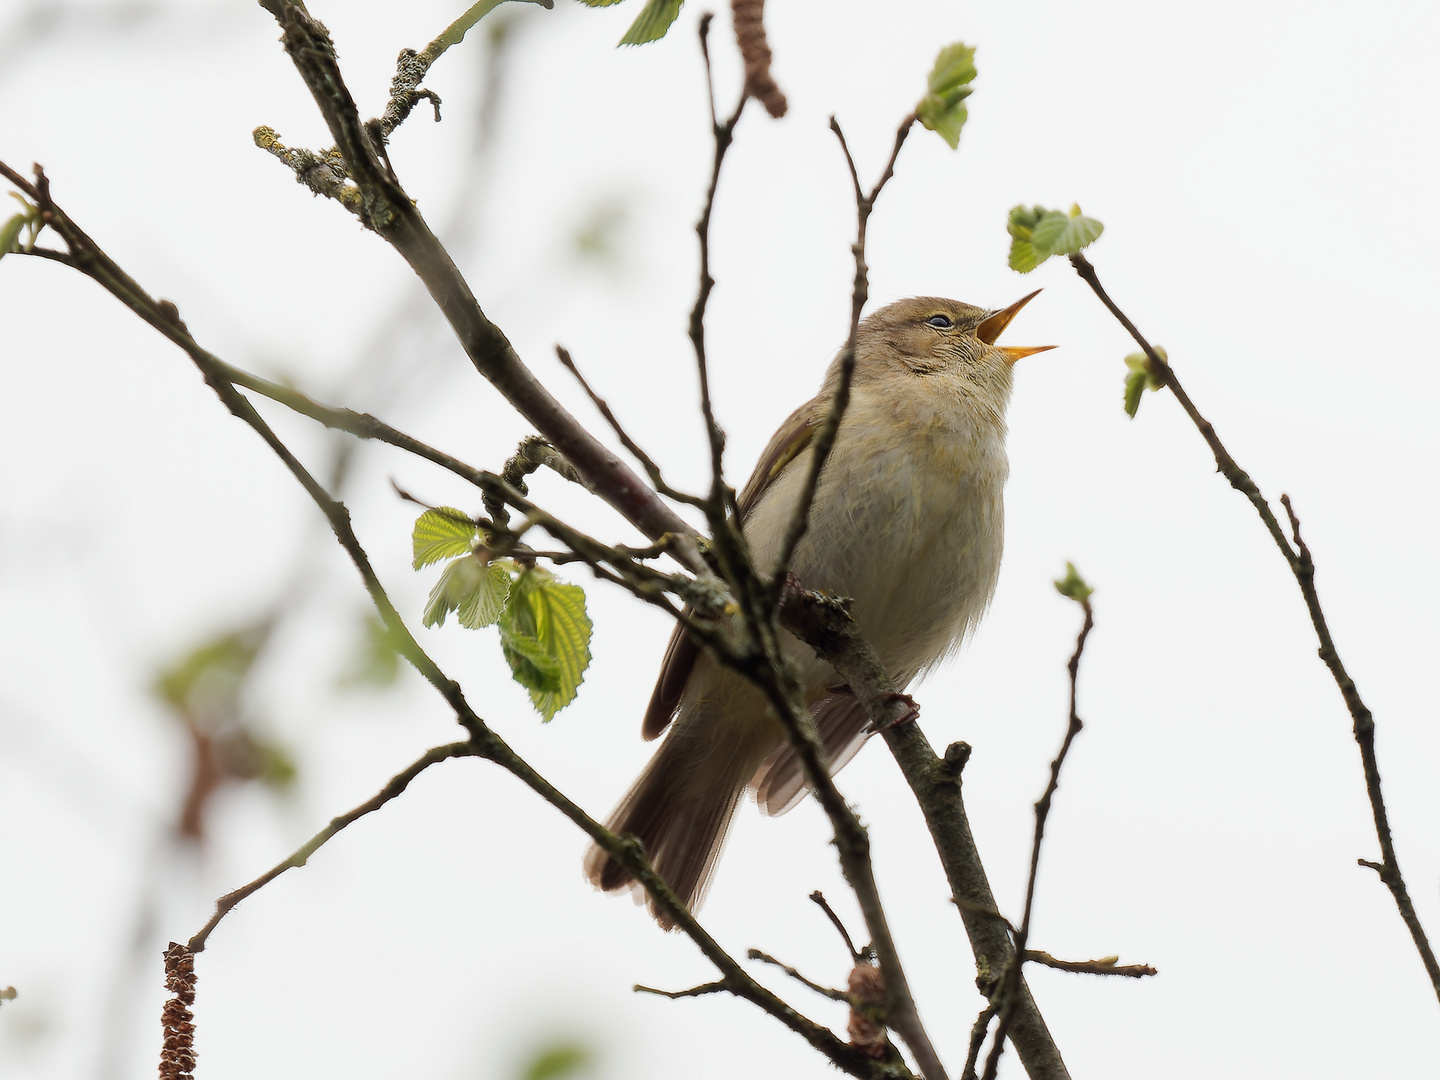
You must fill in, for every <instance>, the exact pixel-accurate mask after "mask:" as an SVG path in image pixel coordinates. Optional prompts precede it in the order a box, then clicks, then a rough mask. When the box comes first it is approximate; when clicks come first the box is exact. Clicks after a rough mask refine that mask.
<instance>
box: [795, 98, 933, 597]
mask: <svg viewBox="0 0 1440 1080" xmlns="http://www.w3.org/2000/svg"><path fill="white" fill-rule="evenodd" d="M914 124H915V114H914V113H911V114H910V115H909V116H907V117H905V119H904V120H902V121H901V122H900V126H899V127H898V128H897V129H896V130H895V145H894V148H893V149H892V150H891V151H890V160H889V161H887V162H886V163H885V170H884V171H883V172H882V173H881V174H880V179H879V180H877V181H875V186H874V187H872V188H871V189H870V193H869V194H868V195H867V194H866V193H865V192H864V190H862V188H861V187H860V174H859V171H858V170H857V169H856V167H855V159H854V157H852V156H851V154H850V146H849V144H848V143H846V141H845V133H844V132H843V131H842V130H841V129H840V123H839V121H837V120H836V119H835V117H833V116H832V117H831V118H830V130H831V131H833V132H835V137H836V138H837V139H838V140H839V141H840V149H841V151H842V152H843V153H844V155H845V164H846V166H847V167H848V168H849V170H850V181H851V183H852V184H853V185H854V188H855V218H856V229H855V243H854V244H853V245H852V246H851V251H852V252H853V254H854V256H855V280H854V284H853V286H852V288H851V290H850V330H849V333H848V334H847V335H846V338H845V347H844V348H843V349H842V350H841V352H840V369H839V377H838V379H837V381H836V384H835V388H834V390H833V391H832V393H831V397H830V407H829V408H828V409H827V410H826V413H825V418H824V420H822V421H821V423H820V426H819V428H818V429H817V430H816V432H815V437H814V439H813V440H812V441H811V449H810V471H809V473H808V474H807V475H806V477H805V484H804V486H803V487H802V488H801V489H800V494H799V497H798V498H797V499H796V504H795V512H794V514H793V515H791V518H790V523H789V525H788V526H787V527H786V530H785V538H784V540H783V541H782V543H781V544H780V553H779V557H778V558H777V560H776V563H775V566H774V569H773V570H772V573H773V574H774V581H775V584H774V586H773V589H774V591H775V602H777V603H778V602H779V596H780V590H781V589H782V588H783V587H784V579H785V575H786V574H787V573H788V572H789V569H790V561H791V559H792V558H793V557H794V555H795V548H796V546H797V545H798V544H799V543H800V540H801V538H802V537H803V536H804V535H805V532H806V530H807V529H808V528H809V527H810V508H811V506H812V505H813V504H814V502H815V491H816V489H817V488H818V487H819V486H820V474H821V473H822V472H824V470H825V463H826V461H828V460H829V458H830V451H831V450H832V449H833V448H834V446H835V437H836V435H837V434H838V432H839V431H840V424H841V421H843V420H844V418H845V410H846V409H847V408H848V407H849V405H850V384H851V382H852V381H853V380H854V377H855V339H856V338H857V337H858V336H859V334H860V316H861V313H862V312H863V311H864V309H865V304H866V301H868V300H869V298H870V268H869V266H867V265H866V263H865V234H866V230H867V228H868V227H869V224H870V215H871V214H872V213H873V212H874V210H875V202H876V200H877V199H879V198H880V192H881V191H883V190H884V188H885V185H886V184H887V183H888V182H889V181H890V178H891V177H892V176H894V175H895V161H896V159H897V158H898V157H899V156H900V148H901V147H902V146H904V145H905V137H906V136H907V135H909V134H910V129H911V127H913V126H914Z"/></svg>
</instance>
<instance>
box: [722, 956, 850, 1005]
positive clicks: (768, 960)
mask: <svg viewBox="0 0 1440 1080" xmlns="http://www.w3.org/2000/svg"><path fill="white" fill-rule="evenodd" d="M745 955H746V956H748V957H749V958H750V959H751V960H759V961H760V962H761V963H763V964H769V965H770V966H771V967H777V968H779V969H780V970H781V971H783V972H785V974H786V975H789V976H790V977H791V978H792V979H794V980H795V981H796V982H798V983H803V984H804V985H806V986H808V987H809V988H810V989H811V990H814V991H815V993H817V994H821V995H823V996H825V997H828V998H829V999H830V1000H831V1001H843V1002H845V1003H846V1004H849V1005H853V1004H854V1001H853V1000H852V998H851V995H850V994H848V993H846V992H845V991H844V990H832V989H831V988H830V987H828V986H821V985H820V984H819V983H817V982H811V981H810V980H809V979H807V978H806V977H805V976H804V975H801V974H800V972H798V971H796V970H795V969H794V968H793V967H791V966H790V965H789V964H787V963H785V962H783V961H781V960H776V959H775V957H773V956H771V955H770V954H769V953H763V952H761V951H760V950H759V949H751V950H750V951H749V952H747V953H746V954H745Z"/></svg>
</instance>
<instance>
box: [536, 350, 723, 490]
mask: <svg viewBox="0 0 1440 1080" xmlns="http://www.w3.org/2000/svg"><path fill="white" fill-rule="evenodd" d="M555 355H556V356H558V357H559V358H560V363H561V364H563V365H564V367H565V370H566V371H568V372H570V374H571V375H573V376H575V381H576V382H578V383H579V384H580V388H581V389H582V390H584V391H585V394H586V396H588V397H589V398H590V404H592V405H594V406H595V409H596V411H597V412H599V414H600V415H601V416H603V417H604V418H605V422H606V423H607V424H609V425H610V430H611V431H613V432H614V433H615V437H616V438H617V439H619V440H620V445H621V446H623V447H625V449H626V450H628V451H630V456H631V457H633V458H634V459H635V460H636V461H638V462H640V465H641V467H642V468H643V469H644V470H645V473H646V475H647V476H649V477H650V483H652V484H654V485H655V490H656V491H658V492H660V494H661V495H664V496H665V497H666V498H667V499H674V500H675V501H676V502H682V503H685V504H687V505H689V506H704V505H705V500H704V499H702V498H700V497H699V496H698V495H691V494H689V493H688V492H684V491H679V490H677V489H675V488H673V487H671V486H670V485H669V484H667V483H666V482H665V477H664V476H663V475H661V472H660V466H659V465H657V464H656V463H655V459H654V458H652V457H651V456H650V455H649V454H647V453H646V452H645V451H644V450H643V449H641V447H640V444H639V443H637V442H636V441H635V440H634V439H632V438H631V437H630V435H629V433H628V432H627V431H626V430H625V429H624V428H623V427H621V426H620V421H619V420H618V419H616V417H615V413H614V412H612V411H611V409H610V405H609V403H608V402H607V401H606V400H605V399H604V398H602V397H601V396H600V395H599V394H597V393H596V392H595V391H594V390H593V389H592V388H591V386H590V383H589V382H587V381H586V379H585V376H584V375H582V374H580V369H579V368H578V367H577V366H576V365H575V359H574V358H573V357H572V356H571V355H570V350H569V349H566V348H565V347H564V346H563V345H556V346H555Z"/></svg>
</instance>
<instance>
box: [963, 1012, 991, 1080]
mask: <svg viewBox="0 0 1440 1080" xmlns="http://www.w3.org/2000/svg"><path fill="white" fill-rule="evenodd" d="M994 1018H995V1006H994V1005H986V1006H985V1008H983V1009H981V1010H980V1015H979V1016H977V1017H975V1023H974V1024H973V1025H972V1026H971V1028H970V1050H969V1052H968V1053H966V1055H965V1068H964V1070H963V1071H962V1072H961V1073H960V1080H977V1077H976V1075H975V1065H976V1063H977V1062H978V1061H979V1060H980V1048H981V1047H982V1046H984V1045H985V1035H986V1033H987V1032H988V1031H989V1030H990V1021H991V1020H993V1019H994Z"/></svg>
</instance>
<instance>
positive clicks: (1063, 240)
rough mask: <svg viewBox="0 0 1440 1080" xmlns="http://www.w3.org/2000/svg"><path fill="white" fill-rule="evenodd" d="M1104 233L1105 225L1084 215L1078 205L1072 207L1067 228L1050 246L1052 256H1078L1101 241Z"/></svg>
mask: <svg viewBox="0 0 1440 1080" xmlns="http://www.w3.org/2000/svg"><path fill="white" fill-rule="evenodd" d="M1104 231H1105V226H1104V225H1102V224H1100V222H1098V221H1096V220H1095V219H1094V218H1092V217H1086V216H1085V215H1084V214H1082V213H1081V212H1080V207H1079V206H1078V205H1076V206H1072V207H1071V208H1070V216H1069V217H1067V218H1066V219H1065V227H1064V228H1063V229H1061V230H1060V235H1059V236H1057V237H1056V238H1055V240H1054V242H1052V243H1051V245H1050V254H1052V255H1078V254H1080V252H1082V251H1084V250H1085V249H1086V248H1087V247H1089V246H1090V245H1091V244H1093V243H1094V242H1095V241H1096V240H1098V239H1100V234H1101V233H1102V232H1104Z"/></svg>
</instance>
